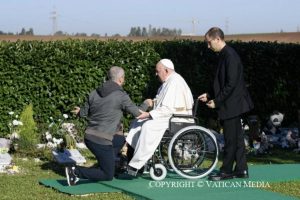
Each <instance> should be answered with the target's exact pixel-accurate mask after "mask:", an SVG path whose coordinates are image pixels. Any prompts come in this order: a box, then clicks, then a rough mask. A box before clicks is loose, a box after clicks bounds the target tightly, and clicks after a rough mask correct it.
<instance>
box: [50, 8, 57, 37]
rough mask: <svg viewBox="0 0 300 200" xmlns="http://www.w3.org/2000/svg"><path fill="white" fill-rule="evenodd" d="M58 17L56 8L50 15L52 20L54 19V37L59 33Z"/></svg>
mask: <svg viewBox="0 0 300 200" xmlns="http://www.w3.org/2000/svg"><path fill="white" fill-rule="evenodd" d="M57 17H58V14H57V12H56V8H55V6H54V7H53V11H52V12H51V13H50V19H52V35H55V33H56V32H57Z"/></svg>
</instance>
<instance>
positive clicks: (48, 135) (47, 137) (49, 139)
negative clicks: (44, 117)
mask: <svg viewBox="0 0 300 200" xmlns="http://www.w3.org/2000/svg"><path fill="white" fill-rule="evenodd" d="M45 134H46V140H47V141H51V140H52V135H51V134H50V133H49V131H47V132H46V133H45Z"/></svg>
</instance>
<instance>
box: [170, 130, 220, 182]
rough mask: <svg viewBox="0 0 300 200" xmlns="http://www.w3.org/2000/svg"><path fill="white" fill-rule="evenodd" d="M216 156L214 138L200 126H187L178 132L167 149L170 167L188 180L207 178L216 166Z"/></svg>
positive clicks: (216, 146)
mask: <svg viewBox="0 0 300 200" xmlns="http://www.w3.org/2000/svg"><path fill="white" fill-rule="evenodd" d="M218 154H219V151H218V144H217V141H216V138H215V136H214V135H213V133H211V131H209V130H208V129H206V128H204V127H201V126H188V127H185V128H183V129H181V130H179V131H178V132H177V133H176V134H175V135H174V136H173V138H172V139H171V141H170V144H169V147H168V158H169V162H170V165H171V167H172V168H173V169H174V171H175V172H176V173H177V174H179V175H180V176H182V177H184V178H188V179H197V178H202V177H205V176H207V175H208V174H209V173H210V172H211V171H212V170H213V169H214V168H215V166H216V165H217V162H218Z"/></svg>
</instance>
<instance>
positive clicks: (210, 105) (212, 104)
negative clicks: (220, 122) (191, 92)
mask: <svg viewBox="0 0 300 200" xmlns="http://www.w3.org/2000/svg"><path fill="white" fill-rule="evenodd" d="M206 105H207V107H209V108H216V104H215V102H214V100H210V101H209V102H207V103H206Z"/></svg>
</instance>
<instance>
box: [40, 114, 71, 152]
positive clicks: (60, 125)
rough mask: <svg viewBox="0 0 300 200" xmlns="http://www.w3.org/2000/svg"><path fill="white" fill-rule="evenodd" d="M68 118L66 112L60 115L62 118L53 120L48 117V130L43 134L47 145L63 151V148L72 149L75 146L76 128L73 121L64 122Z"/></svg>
mask: <svg viewBox="0 0 300 200" xmlns="http://www.w3.org/2000/svg"><path fill="white" fill-rule="evenodd" d="M68 118H69V116H68V115H67V114H63V115H62V119H58V120H54V119H53V117H50V118H49V119H50V122H51V123H50V124H49V126H48V131H47V132H46V133H45V134H44V136H45V139H46V142H47V147H50V148H56V149H57V150H60V151H63V150H64V149H65V148H67V149H74V148H75V147H76V136H77V130H76V128H75V124H74V123H69V122H66V120H67V119H68Z"/></svg>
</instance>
